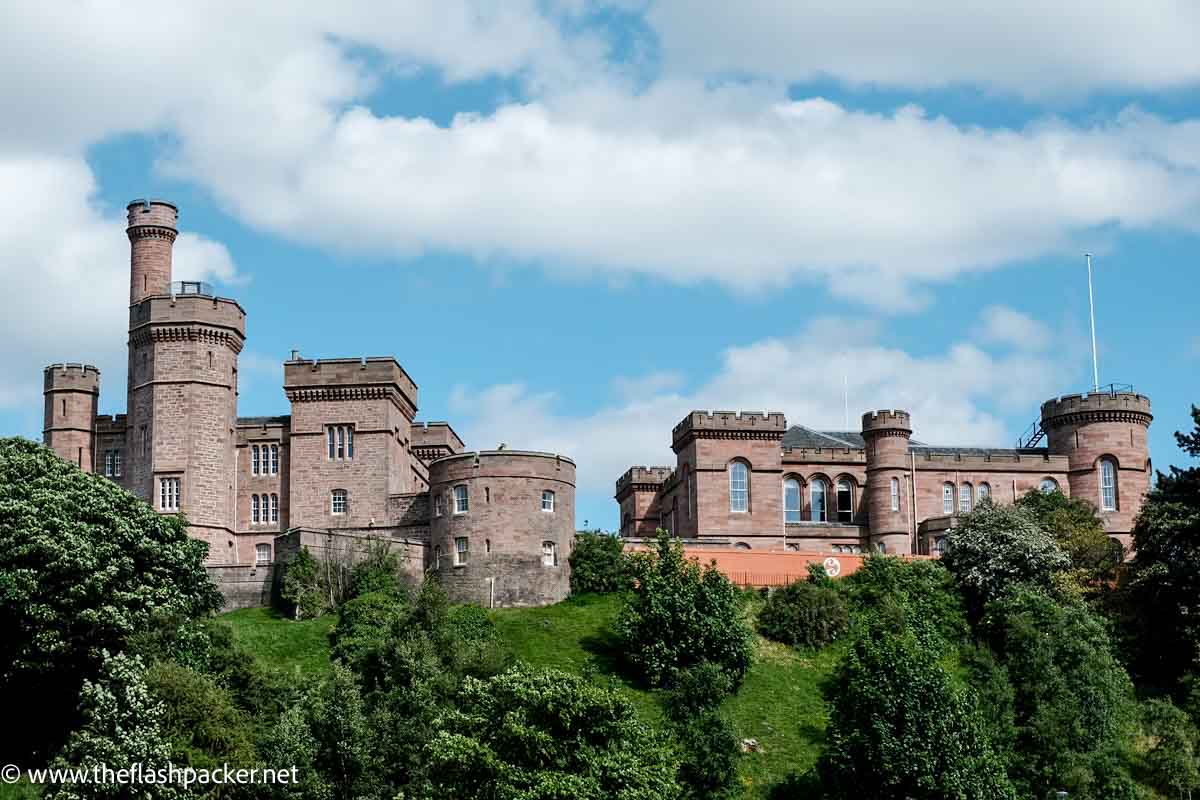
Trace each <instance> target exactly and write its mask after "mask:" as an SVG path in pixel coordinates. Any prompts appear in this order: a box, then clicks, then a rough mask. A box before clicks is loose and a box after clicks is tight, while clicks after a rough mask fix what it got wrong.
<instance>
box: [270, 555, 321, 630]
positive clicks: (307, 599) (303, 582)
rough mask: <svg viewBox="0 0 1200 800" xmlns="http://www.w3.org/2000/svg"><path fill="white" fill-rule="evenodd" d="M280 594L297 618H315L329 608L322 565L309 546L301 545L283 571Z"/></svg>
mask: <svg viewBox="0 0 1200 800" xmlns="http://www.w3.org/2000/svg"><path fill="white" fill-rule="evenodd" d="M279 594H280V596H281V597H282V598H283V599H284V601H286V602H287V603H288V604H289V605H290V606H291V608H292V614H293V616H294V617H295V618H296V619H313V618H315V617H319V616H321V615H322V614H324V613H325V612H326V611H328V610H329V608H330V605H329V595H328V592H326V590H325V584H324V581H323V580H322V574H321V565H320V564H318V563H317V559H315V558H313V554H312V553H310V552H308V548H307V547H301V548H300V552H298V553H297V554H296V557H295V558H293V559H292V560H291V561H290V562H289V563H288V564H287V566H286V568H285V570H284V573H283V589H282V590H281V591H280V593H279Z"/></svg>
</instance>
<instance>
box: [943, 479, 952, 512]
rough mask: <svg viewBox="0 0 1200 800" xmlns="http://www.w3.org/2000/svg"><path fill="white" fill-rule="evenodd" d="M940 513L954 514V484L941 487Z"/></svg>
mask: <svg viewBox="0 0 1200 800" xmlns="http://www.w3.org/2000/svg"><path fill="white" fill-rule="evenodd" d="M942 513H943V514H953V513H954V484H952V483H946V484H943V485H942Z"/></svg>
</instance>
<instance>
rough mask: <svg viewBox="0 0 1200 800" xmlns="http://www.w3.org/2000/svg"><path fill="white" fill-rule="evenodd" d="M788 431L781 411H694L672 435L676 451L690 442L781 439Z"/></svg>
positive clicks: (677, 426) (678, 425)
mask: <svg viewBox="0 0 1200 800" xmlns="http://www.w3.org/2000/svg"><path fill="white" fill-rule="evenodd" d="M785 430H787V419H786V418H785V417H784V414H783V412H782V411H768V412H759V411H693V412H691V413H690V414H688V415H687V416H686V417H684V418H683V420H682V421H681V422H680V423H679V424H677V425H676V426H675V427H674V429H672V431H671V441H672V446H673V447H676V448H678V447H679V446H680V445H682V444H684V443H686V442H687V441H688V440H689V439H692V438H712V439H752V438H764V439H781V438H783V433H784V431H785Z"/></svg>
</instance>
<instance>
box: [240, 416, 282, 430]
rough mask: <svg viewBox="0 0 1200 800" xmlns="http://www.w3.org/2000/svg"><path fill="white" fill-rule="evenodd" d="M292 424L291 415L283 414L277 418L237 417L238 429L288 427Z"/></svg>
mask: <svg viewBox="0 0 1200 800" xmlns="http://www.w3.org/2000/svg"><path fill="white" fill-rule="evenodd" d="M291 422H292V415H291V414H284V415H282V416H279V417H238V418H237V424H238V427H239V428H251V427H254V426H256V425H257V426H262V425H290V424H291Z"/></svg>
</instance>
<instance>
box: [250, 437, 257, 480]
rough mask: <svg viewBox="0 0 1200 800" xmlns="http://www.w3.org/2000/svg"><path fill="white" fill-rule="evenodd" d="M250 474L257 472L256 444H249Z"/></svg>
mask: <svg viewBox="0 0 1200 800" xmlns="http://www.w3.org/2000/svg"><path fill="white" fill-rule="evenodd" d="M250 474H251V475H257V474H258V445H256V444H255V445H251V446H250Z"/></svg>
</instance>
